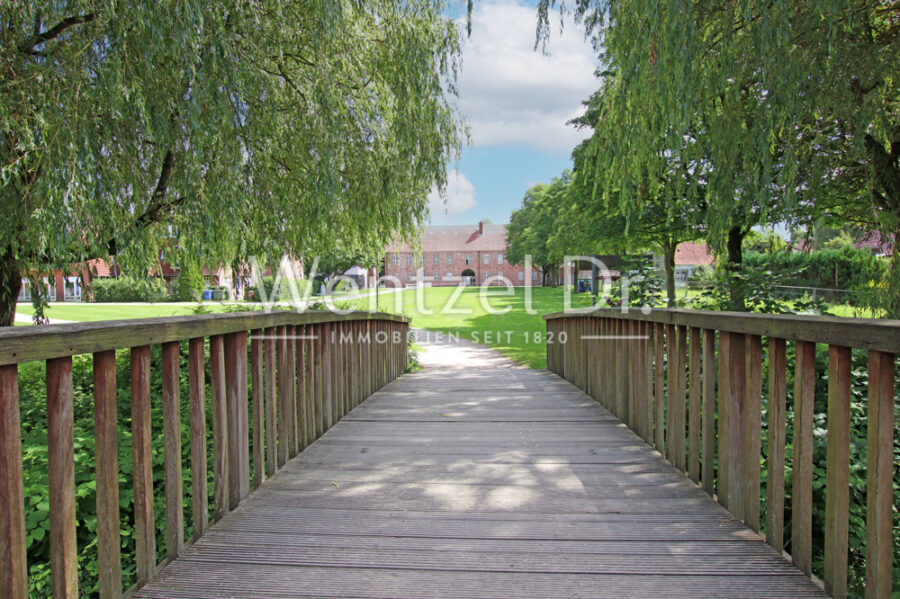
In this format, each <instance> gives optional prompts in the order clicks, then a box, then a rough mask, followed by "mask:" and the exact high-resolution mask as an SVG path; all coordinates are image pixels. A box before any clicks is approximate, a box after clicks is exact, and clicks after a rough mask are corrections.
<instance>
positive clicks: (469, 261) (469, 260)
mask: <svg viewBox="0 0 900 599" xmlns="http://www.w3.org/2000/svg"><path fill="white" fill-rule="evenodd" d="M471 263H472V256H471V255H470V254H466V264H471Z"/></svg>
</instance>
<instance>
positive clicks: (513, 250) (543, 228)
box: [506, 171, 571, 286]
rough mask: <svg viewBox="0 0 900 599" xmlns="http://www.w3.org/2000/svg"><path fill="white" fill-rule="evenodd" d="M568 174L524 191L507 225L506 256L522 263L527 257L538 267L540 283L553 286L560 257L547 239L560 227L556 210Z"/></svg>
mask: <svg viewBox="0 0 900 599" xmlns="http://www.w3.org/2000/svg"><path fill="white" fill-rule="evenodd" d="M570 182H571V173H569V172H568V171H567V172H565V173H563V175H562V176H561V177H557V178H555V179H553V181H552V182H551V183H550V184H549V185H548V184H546V183H538V184H537V185H534V186H532V187H530V188H529V189H528V190H527V191H526V192H525V198H524V199H523V200H522V207H521V208H519V209H518V210H516V211H514V212H513V213H512V216H511V217H510V220H509V226H508V227H507V233H506V235H507V238H506V244H507V245H506V259H507V260H508V261H509V262H510V263H511V264H523V263H524V262H525V258H526V256H531V261H532V264H534V265H535V266H537V267H539V268H540V269H541V284H542V285H554V286H555V285H557V280H556V276H555V274H554V273H555V271H556V270H557V269H558V268H559V265H560V263H561V262H562V259H563V254H560V253H558V252H556V251H554V249H553V248H552V247H551V245H550V239H551V237H552V236H553V234H554V233H555V232H556V230H557V228H558V227H559V226H560V211H561V209H562V208H563V207H564V206H565V204H566V195H567V194H568V193H569V190H570Z"/></svg>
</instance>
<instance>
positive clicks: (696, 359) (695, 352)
mask: <svg viewBox="0 0 900 599" xmlns="http://www.w3.org/2000/svg"><path fill="white" fill-rule="evenodd" d="M690 338H691V344H690V351H691V354H690V393H689V399H688V401H689V405H690V408H689V409H688V476H689V477H690V478H691V480H692V481H694V482H695V483H699V482H700V358H701V355H702V351H701V347H700V329H698V328H695V327H691V329H690Z"/></svg>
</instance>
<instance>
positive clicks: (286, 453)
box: [275, 326, 291, 468]
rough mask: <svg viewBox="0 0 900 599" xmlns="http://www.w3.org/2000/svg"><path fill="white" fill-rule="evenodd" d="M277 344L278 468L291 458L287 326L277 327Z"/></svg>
mask: <svg viewBox="0 0 900 599" xmlns="http://www.w3.org/2000/svg"><path fill="white" fill-rule="evenodd" d="M276 330H277V337H276V339H275V346H276V348H277V350H276V351H277V356H276V359H277V360H278V400H277V404H278V468H281V467H282V466H284V465H285V464H286V463H287V461H288V460H289V459H290V452H291V441H290V426H289V424H288V423H289V422H290V418H289V414H290V413H289V411H288V408H289V406H290V399H289V396H290V389H289V388H290V378H289V376H288V352H287V327H284V326H280V327H277V329H276Z"/></svg>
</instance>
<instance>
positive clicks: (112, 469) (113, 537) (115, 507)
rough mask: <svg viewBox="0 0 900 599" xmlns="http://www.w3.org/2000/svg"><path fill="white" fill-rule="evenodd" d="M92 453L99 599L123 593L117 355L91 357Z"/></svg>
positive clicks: (114, 353) (100, 354) (111, 352)
mask: <svg viewBox="0 0 900 599" xmlns="http://www.w3.org/2000/svg"><path fill="white" fill-rule="evenodd" d="M93 369H94V439H95V441H94V451H95V453H96V456H97V459H96V481H97V487H96V489H97V585H98V591H99V595H100V597H101V599H107V598H117V597H119V596H120V595H121V593H122V563H121V557H120V555H119V547H120V545H121V539H120V533H119V526H120V523H119V448H118V425H117V411H116V352H114V351H106V352H99V353H96V354H94V359H93Z"/></svg>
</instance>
